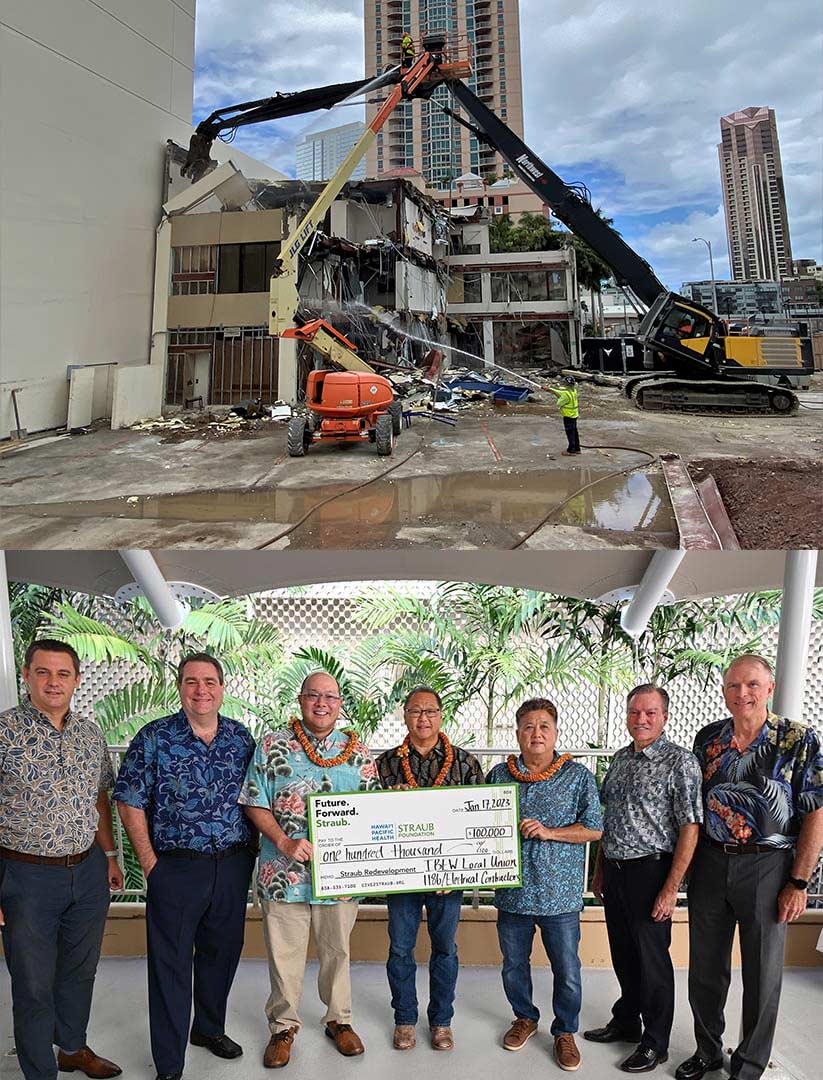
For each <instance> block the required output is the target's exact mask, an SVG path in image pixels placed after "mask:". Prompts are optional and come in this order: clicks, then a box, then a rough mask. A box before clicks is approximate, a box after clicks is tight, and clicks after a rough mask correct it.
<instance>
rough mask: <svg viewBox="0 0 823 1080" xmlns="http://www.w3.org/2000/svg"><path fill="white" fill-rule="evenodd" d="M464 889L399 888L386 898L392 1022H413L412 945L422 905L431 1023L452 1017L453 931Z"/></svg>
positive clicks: (445, 1022)
mask: <svg viewBox="0 0 823 1080" xmlns="http://www.w3.org/2000/svg"><path fill="white" fill-rule="evenodd" d="M462 902H463V894H462V892H453V893H446V894H445V895H443V896H438V895H437V893H433V892H428V893H397V894H396V895H393V896H388V897H386V903H387V906H388V909H389V942H390V944H389V959H388V962H387V964H386V973H387V974H388V976H389V986H390V987H391V1003H392V1008H393V1009H394V1022H395V1024H416V1023H417V988H416V985H415V979H416V976H417V964H416V963H415V960H414V945H415V942H416V941H417V931H418V928H419V926H420V922H421V919H422V918H423V907H424V906H425V908H426V920H427V926H428V929H429V938H430V939H431V959H430V960H429V1008H428V1011H427V1015H428V1018H429V1027H448V1026H449V1024H451V1021H452V1017H453V1016H454V989H455V986H456V985H457V967H458V963H457V945H456V944H455V940H454V937H455V934H456V933H457V924H458V923H459V921H460V905H461V904H462Z"/></svg>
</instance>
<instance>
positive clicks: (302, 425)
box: [287, 416, 311, 457]
mask: <svg viewBox="0 0 823 1080" xmlns="http://www.w3.org/2000/svg"><path fill="white" fill-rule="evenodd" d="M310 443H311V432H310V431H309V425H308V423H307V421H306V418H305V416H293V417H292V418H291V420H289V437H288V440H287V445H288V450H289V457H305V456H306V451H307V450H308V448H309V445H310Z"/></svg>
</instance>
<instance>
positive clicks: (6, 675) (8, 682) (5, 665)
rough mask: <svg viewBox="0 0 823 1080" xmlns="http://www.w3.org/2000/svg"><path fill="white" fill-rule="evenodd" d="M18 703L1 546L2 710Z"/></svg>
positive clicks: (0, 688)
mask: <svg viewBox="0 0 823 1080" xmlns="http://www.w3.org/2000/svg"><path fill="white" fill-rule="evenodd" d="M17 703H18V698H17V672H16V671H15V669H14V643H13V639H12V636H11V605H10V603H9V579H8V576H7V575H6V553H5V551H3V549H2V548H0V712H2V711H3V710H4V709H13V708H14V706H15V705H17Z"/></svg>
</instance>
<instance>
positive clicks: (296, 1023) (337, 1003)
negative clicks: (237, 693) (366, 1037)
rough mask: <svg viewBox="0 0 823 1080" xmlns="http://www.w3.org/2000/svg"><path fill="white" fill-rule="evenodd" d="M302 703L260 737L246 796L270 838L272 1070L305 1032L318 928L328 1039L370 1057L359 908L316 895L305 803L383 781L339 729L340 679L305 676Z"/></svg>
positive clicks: (263, 890) (266, 861)
mask: <svg viewBox="0 0 823 1080" xmlns="http://www.w3.org/2000/svg"><path fill="white" fill-rule="evenodd" d="M297 700H298V704H299V706H300V716H299V717H293V718H292V720H291V722H290V723H289V725H288V727H285V728H281V729H279V730H278V731H273V732H271V733H269V734H268V735H265V736H264V737H263V738H262V739H261V740H260V744H259V745H258V747H257V750H256V752H255V755H254V758H253V760H252V761H251V762H250V763H249V768H248V773H247V775H246V781H245V783H244V784H243V790H242V793H241V795H240V802H241V803H242V804H243V805H244V806H245V808H246V813H247V814H248V815H249V817H250V818H251V820H252V822H253V823H254V825H255V826H256V827H257V828H258V829H259V831H260V834H261V838H262V839H261V849H260V866H259V868H258V871H257V892H258V896H259V897H260V904H261V907H262V909H263V939H264V941H265V944H266V954H267V956H268V960H269V980H270V983H271V993H270V995H269V999H268V1001H267V1002H266V1019H267V1020H268V1023H269V1031H270V1032H271V1037H270V1039H269V1044H268V1046H267V1047H266V1049H265V1052H264V1054H263V1065H264V1066H265V1067H266V1068H267V1069H282V1068H284V1067H285V1066H286V1065H288V1063H289V1060H290V1057H291V1048H292V1043H293V1042H294V1037H295V1035H296V1034H297V1032H298V1031H299V1029H300V1016H299V1012H298V1009H299V1005H300V998H301V995H302V993H303V979H304V975H305V970H306V954H307V952H308V946H309V931H310V930H311V931H313V932H314V938H315V941H316V942H317V954H318V960H319V961H320V970H319V973H318V977H317V987H318V991H319V994H320V1000H321V1001H322V1002H323V1004H324V1005H325V1006H326V1015H325V1017H324V1019H323V1023H324V1026H325V1032H326V1035H327V1036H328V1037H329V1038H330V1039H332V1040H333V1041H334V1045H335V1047H336V1048H337V1050H338V1052H339V1053H341V1054H343V1056H344V1057H356V1056H358V1055H359V1054H362V1053H363V1043H362V1042H361V1041H360V1038H359V1036H358V1035H357V1033H356V1032H355V1031H354V1030H353V1029H352V1026H351V1013H352V1009H351V981H350V978H349V938H350V936H351V932H352V929H353V927H354V923H355V920H356V919H357V902H356V901H355V900H342V901H336V900H317V899H315V898H314V896H313V895H312V890H311V862H310V861H311V857H312V846H311V844H310V843H309V840H308V816H307V804H306V797H307V796H308V795H309V794H311V793H312V792H315V791H368V790H372V789H376V788H379V787H380V783H379V780H378V777H377V769H376V767H375V764H374V762H373V761H372V757H371V754H370V752H369V748H368V747H367V746H366V745H365V744H364V743H363V742H362V741H361V740H360V738H359V737H358V735H357V733H356V732H355V731H354V730H353V729H345V730H343V731H340V730H338V729H337V727H336V724H337V720H338V718H339V716H340V709H341V705H342V700H341V697H340V688H339V686H338V685H337V680H336V679H334V678H333V677H332V676H331V675H329V673H328V672H326V671H316V672H314V673H313V674H311V675H309V676H308V677H307V678H306V679H305V680H304V682H303V685H302V687H301V688H300V693H299V694H298V697H297Z"/></svg>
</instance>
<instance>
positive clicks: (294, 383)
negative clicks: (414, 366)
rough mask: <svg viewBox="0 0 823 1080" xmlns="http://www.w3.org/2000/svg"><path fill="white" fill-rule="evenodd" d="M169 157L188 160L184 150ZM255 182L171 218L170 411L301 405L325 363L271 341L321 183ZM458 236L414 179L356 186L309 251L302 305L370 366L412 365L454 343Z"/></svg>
mask: <svg viewBox="0 0 823 1080" xmlns="http://www.w3.org/2000/svg"><path fill="white" fill-rule="evenodd" d="M169 153H170V155H171V156H172V157H173V158H174V159H175V161H177V162H179V161H180V160H182V154H183V152H182V150H181V149H180V147H175V146H170V148H169ZM177 171H178V169H175V168H174V167H172V168H171V169H170V175H174V174H175V173H176V172H177ZM235 182H237V178H236V179H235ZM246 183H247V184H248V199H247V200H246V201H245V202H243V201H242V199H235V201H234V202H231V203H229V204H221V203H220V202H219V201H217V200H215V199H212V198H210V199H207V200H205V201H203V202H201V203H199V204H197V205H194V206H192V207H191V208H189V209H186V210H185V211H184V212H180V213H175V214H174V215H173V216H171V217H170V224H171V251H170V261H169V273H168V298H167V310H166V313H165V318H164V320H163V322H164V325H163V327H162V329H161V328H160V327H159V326H158V327H156V329H157V330H158V332H159V337H160V338H162V339H164V341H165V349H166V364H167V366H166V372H167V375H166V398H165V400H166V404H179V405H186V404H192V403H193V404H195V405H200V404H202V405H204V406H205V405H208V404H212V405H229V404H236V403H237V402H238V401H240V400H243V399H244V398H260V399H261V400H262V401H263V402H273V401H275V400H278V399H281V400H287V401H294V400H297V399H299V397H300V394H301V390H302V387H303V386H304V384H305V378H306V375H307V374H308V371H310V370H311V368H312V367H313V366H314V355H313V354H312V353H311V351H310V350H309V349H308V348H307V347H302V346H301V347H300V349H299V350H298V351H297V352H296V351H295V344H294V343H293V342H291V341H285V340H278V339H276V338H272V337H270V336H269V333H268V306H269V277H270V275H271V271H272V267H273V265H274V260H275V259H276V258H277V256H278V254H279V251H280V244H281V242H282V241H283V240H284V239H285V237H286V236H287V235H288V233H289V231H290V229H291V228H292V227H293V226H294V225H295V224H296V223H297V222H298V221H299V220H300V218H301V217H302V216H303V214H304V213H305V211H306V210H307V209H308V207H309V206H310V205H311V203H312V202H313V201H314V199H315V197H316V195H317V194H318V192H319V191H320V190H321V187H322V185H320V184H306V183H304V182H303V181H297V180H292V181H283V182H278V183H269V182H265V181H254V180H249V181H246ZM178 190H180V189H179V188H178ZM167 205H168V204H167ZM449 240H450V225H449V219H448V214H447V213H446V211H445V210H444V209H443V208H442V207H440V206H438V205H437V204H436V203H435V202H434V201H433V200H431V199H430V198H428V197H427V196H426V195H425V194H423V193H422V192H421V191H420V190H419V189H418V188H417V187H416V186H415V185H414V184H413V183H412V182H410V181H409V180H408V179H405V178H403V177H397V178H387V179H383V180H376V181H361V182H351V183H348V184H347V185H345V187H344V189H343V191H342V193H341V195H340V197H339V198H338V199H337V200H336V201H335V202H334V203H333V205H332V207H331V210H330V212H329V213H328V215H327V217H326V222H325V227H324V228H323V229H321V230H319V231H318V233H317V235H316V236H315V238H314V240H313V241H312V242H311V244H310V245H309V247H308V249H307V253H306V255H305V258H304V260H303V263H302V270H301V278H300V282H299V290H300V297H301V308H302V310H303V312H304V313H305V314H306V315H310V316H312V317H314V316H322V317H323V318H324V319H326V320H328V321H329V322H330V323H332V325H333V326H335V327H336V328H337V329H339V330H340V331H342V332H343V333H344V334H345V335H346V336H347V337H348V338H349V339H350V340H351V341H352V342H353V343H354V345H355V346H356V348H357V351H358V352H359V354H360V355H361V356H362V357H363V359H364V360H366V361H369V360H379V359H384V360H387V361H389V362H400V363H404V362H406V363H413V362H414V360H415V359H420V358H422V356H423V355H424V354H425V353H426V352H427V351H428V349H429V348H430V347H431V345H432V344H433V343H435V342H448V324H447V320H446V292H447V287H448V269H447V262H446V260H447V256H448V253H449ZM160 276H162V272H160ZM158 284H159V282H158ZM156 344H157V342H156Z"/></svg>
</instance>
